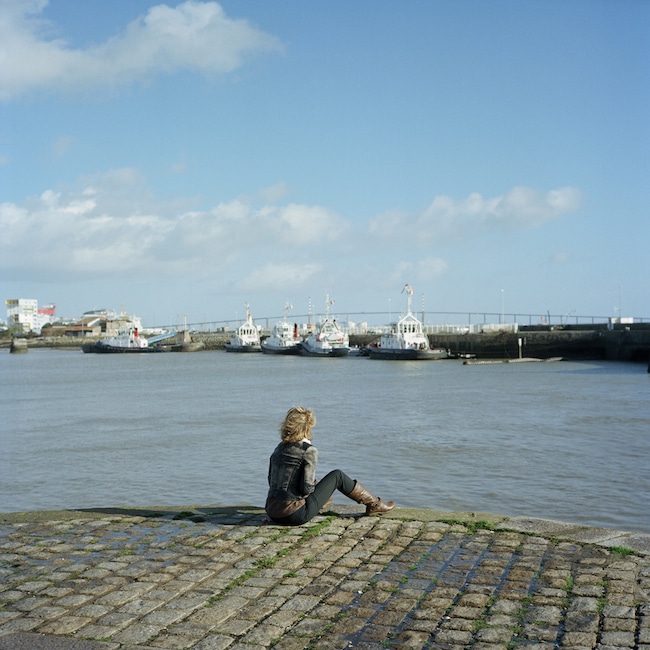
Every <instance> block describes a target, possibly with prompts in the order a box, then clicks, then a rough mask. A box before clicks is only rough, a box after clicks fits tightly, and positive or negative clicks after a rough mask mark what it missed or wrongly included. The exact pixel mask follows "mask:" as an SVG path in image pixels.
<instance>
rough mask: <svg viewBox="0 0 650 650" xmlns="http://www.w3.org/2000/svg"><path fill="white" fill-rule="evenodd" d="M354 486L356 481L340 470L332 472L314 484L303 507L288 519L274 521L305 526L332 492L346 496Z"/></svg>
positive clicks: (286, 524)
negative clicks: (335, 491) (336, 491)
mask: <svg viewBox="0 0 650 650" xmlns="http://www.w3.org/2000/svg"><path fill="white" fill-rule="evenodd" d="M355 485H356V481H354V480H353V479H351V478H350V477H349V476H348V475H347V474H345V473H343V472H342V471H341V470H340V469H335V470H332V471H331V472H330V473H329V474H326V475H325V476H324V477H323V478H322V479H321V480H320V481H318V483H316V487H315V488H314V491H313V492H312V493H311V494H310V495H309V496H308V497H307V498H306V499H305V505H304V506H303V507H302V508H300V509H299V510H296V511H295V512H294V513H293V514H292V515H289V516H288V517H282V519H274V521H275V522H277V523H278V524H283V525H284V526H301V525H302V524H306V523H307V522H308V521H309V520H310V519H313V518H314V517H315V516H316V515H317V514H318V512H319V511H320V509H321V508H322V507H323V506H324V505H325V502H326V501H327V500H328V499H329V498H330V497H331V496H332V493H333V492H334V490H338V491H339V492H342V493H343V494H345V496H347V495H348V494H350V492H352V490H354V486H355Z"/></svg>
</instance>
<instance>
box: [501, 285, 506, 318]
mask: <svg viewBox="0 0 650 650" xmlns="http://www.w3.org/2000/svg"><path fill="white" fill-rule="evenodd" d="M503 309H504V299H503V289H501V325H503V324H504V323H505V314H504V313H503Z"/></svg>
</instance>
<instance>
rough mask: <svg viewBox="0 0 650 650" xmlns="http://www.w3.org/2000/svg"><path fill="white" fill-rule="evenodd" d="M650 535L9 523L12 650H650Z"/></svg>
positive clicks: (117, 518) (142, 519)
mask: <svg viewBox="0 0 650 650" xmlns="http://www.w3.org/2000/svg"><path fill="white" fill-rule="evenodd" d="M355 507H356V506H355ZM649 538H650V536H649V535H642V534H633V533H623V532H620V531H613V530H608V529H597V528H589V527H585V526H575V525H569V524H563V523H560V522H554V521H547V520H540V519H527V518H521V517H517V518H507V517H500V516H496V515H487V514H481V513H444V512H434V511H428V510H408V509H399V508H398V509H396V510H395V511H393V512H392V513H390V514H389V515H387V516H383V517H364V516H361V513H360V512H359V511H358V510H355V509H354V508H348V507H340V506H335V507H334V509H333V510H332V511H328V512H327V513H325V514H322V515H319V516H318V517H317V518H316V519H314V520H312V521H311V522H309V523H308V524H306V525H304V526H300V527H296V528H284V527H280V526H276V525H274V524H269V523H268V522H266V521H265V520H264V513H263V512H262V511H261V510H260V509H259V508H254V507H248V506H243V507H233V508H191V509H190V508H187V509H185V510H184V511H179V509H172V508H170V509H155V510H141V509H138V510H129V509H110V510H109V509H106V510H96V511H92V512H91V511H65V512H57V513H51V512H40V513H39V512H36V513H21V514H7V515H0V648H1V649H7V648H10V649H12V650H17V649H21V648H26V649H29V650H40V649H43V650H45V649H47V650H100V649H102V650H117V649H124V650H128V649H135V648H151V649H153V648H158V649H159V648H198V649H200V650H220V649H223V648H230V649H233V650H234V649H237V650H255V649H261V648H276V649H278V650H297V649H300V648H313V649H314V650H316V649H319V648H323V649H325V648H327V649H332V648H333V649H338V648H340V649H343V648H382V647H383V648H393V647H394V648H445V649H449V650H455V649H460V648H475V649H477V650H480V649H490V650H497V649H499V650H501V649H503V650H506V649H511V648H518V647H522V648H535V650H544V649H548V650H550V649H551V648H573V649H575V650H582V649H584V648H602V649H603V650H607V649H614V648H645V649H648V650H650V555H649V552H650V543H649Z"/></svg>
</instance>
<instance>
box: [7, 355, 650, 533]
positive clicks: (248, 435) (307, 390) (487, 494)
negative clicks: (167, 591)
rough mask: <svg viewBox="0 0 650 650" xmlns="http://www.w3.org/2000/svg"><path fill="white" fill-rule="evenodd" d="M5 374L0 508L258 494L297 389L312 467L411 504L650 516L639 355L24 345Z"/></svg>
mask: <svg viewBox="0 0 650 650" xmlns="http://www.w3.org/2000/svg"><path fill="white" fill-rule="evenodd" d="M0 382H1V384H0V385H1V386H2V391H1V394H0V408H1V409H2V425H1V428H0V449H1V452H0V511H4V512H10V511H22V510H40V509H57V508H81V507H100V506H123V505H141V506H150V505H184V504H202V505H233V504H238V503H248V504H253V505H262V504H263V503H264V498H265V493H266V472H267V463H268V457H269V455H270V453H271V451H272V449H273V447H274V446H275V444H276V443H277V440H278V426H279V424H280V422H281V420H282V418H283V416H284V413H285V412H286V410H287V408H289V407H290V406H293V405H295V404H303V405H305V406H310V407H312V408H314V410H315V412H316V416H317V419H318V424H317V426H316V429H315V430H314V435H315V437H314V443H315V444H316V445H317V447H318V449H319V455H320V463H319V474H320V475H322V474H324V473H326V472H327V471H329V470H330V469H333V468H335V467H339V468H341V469H343V470H344V471H346V472H347V473H348V474H350V475H351V476H352V477H353V478H358V479H360V480H361V481H362V482H363V483H364V484H365V485H366V486H367V487H369V488H370V489H371V490H373V491H375V492H377V493H378V494H380V495H381V496H383V497H384V498H390V499H394V500H395V501H396V502H397V504H398V505H400V506H407V507H428V508H435V509H441V510H471V511H477V512H494V513H501V514H507V515H524V516H533V517H544V518H552V519H559V520H563V521H570V522H580V523H587V524H592V525H603V526H609V527H614V528H621V529H626V530H637V531H643V532H650V508H649V505H650V468H649V465H648V458H650V375H648V373H647V372H646V368H645V366H639V365H634V364H622V363H615V362H559V363H545V364H543V363H531V364H499V365H493V366H463V365H462V364H461V363H460V362H457V361H437V362H419V363H418V362H385V361H375V360H369V359H365V358H350V359H314V358H302V357H293V358H290V357H287V358H282V357H273V356H268V355H262V354H248V355H237V354H226V353H224V352H202V353H194V354H159V355H144V356H138V355H126V356H123V355H94V354H83V353H81V352H78V351H60V350H30V352H29V353H28V354H25V355H10V354H9V353H5V352H4V351H3V352H2V353H0ZM336 501H337V502H341V503H344V502H345V501H346V499H345V497H343V496H341V495H339V496H338V498H337V499H336Z"/></svg>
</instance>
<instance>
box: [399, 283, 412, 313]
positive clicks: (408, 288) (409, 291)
mask: <svg viewBox="0 0 650 650" xmlns="http://www.w3.org/2000/svg"><path fill="white" fill-rule="evenodd" d="M402 293H406V296H407V298H406V303H407V311H408V313H409V314H410V313H411V297H412V296H413V294H414V293H415V291H413V288H412V287H411V285H410V284H405V285H404V288H403V289H402Z"/></svg>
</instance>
